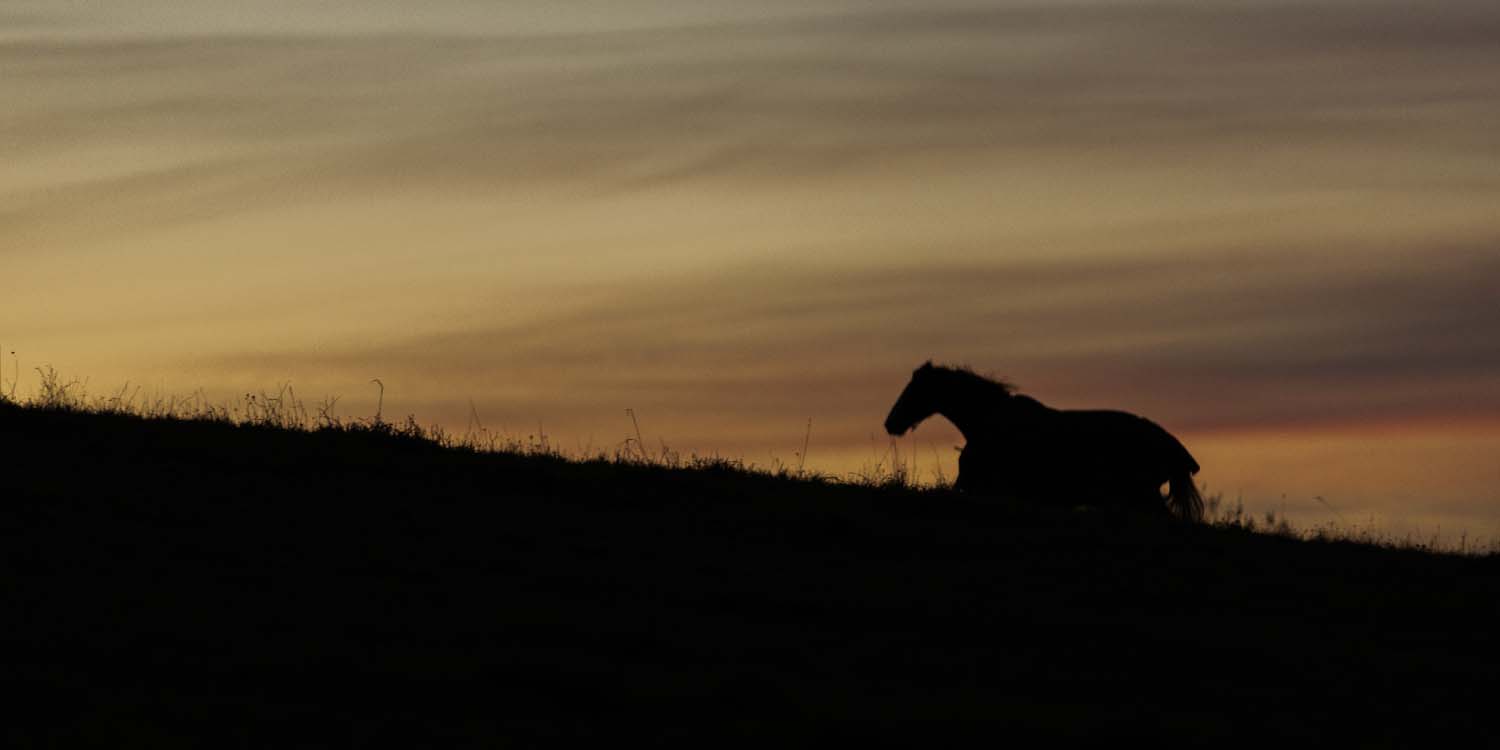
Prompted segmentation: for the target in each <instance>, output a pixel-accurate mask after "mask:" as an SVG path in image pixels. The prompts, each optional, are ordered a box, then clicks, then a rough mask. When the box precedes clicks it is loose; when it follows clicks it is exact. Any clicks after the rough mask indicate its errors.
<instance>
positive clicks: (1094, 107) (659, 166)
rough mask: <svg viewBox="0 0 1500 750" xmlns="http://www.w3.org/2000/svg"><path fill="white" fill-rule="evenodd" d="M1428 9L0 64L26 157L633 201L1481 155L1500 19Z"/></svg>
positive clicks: (1494, 86) (756, 31)
mask: <svg viewBox="0 0 1500 750" xmlns="http://www.w3.org/2000/svg"><path fill="white" fill-rule="evenodd" d="M1418 16H1419V17H1415V18H1414V17H1413V14H1412V13H1411V12H1410V10H1409V8H1407V7H1405V6H1402V5H1397V4H1367V5H1352V4H1341V3H1321V4H1311V5H1308V4H1299V5H1290V4H1287V5H1274V6H1266V7H1258V6H1248V5H1243V4H1232V3H1229V4H1226V3H1218V4H1203V3H1195V4H1187V5H1181V4H1151V5H1144V6H1141V5H1135V4H1132V5H1120V4H1102V5H1078V4H1067V5H1056V6H1053V5H1030V6H1012V7H999V8H991V9H977V10H952V9H948V10H944V9H941V8H939V9H934V10H930V11H906V12H893V11H869V12H862V13H839V14H835V15H831V16H826V17H815V18H802V19H786V18H782V19H770V20H766V21H757V22H741V23H720V24H708V25H699V26H690V27H684V28H664V29H635V30H628V31H620V32H593V33H586V34H533V35H524V34H498V35H485V34H483V33H476V34H472V35H463V36H459V35H448V36H443V35H432V34H425V35H421V34H414V35H375V36H331V35H306V36H297V35H286V36H261V37H244V36H235V37H224V36H199V37H181V38H141V39H132V40H128V41H83V40H76V39H75V40H64V41H55V40H45V39H44V40H30V41H19V42H7V43H3V44H0V61H3V64H4V65H5V67H6V69H7V70H8V71H9V72H10V75H8V77H10V78H11V80H12V81H16V80H20V81H23V83H22V84H20V85H43V86H48V87H55V88H56V90H57V91H56V98H55V99H54V98H50V97H49V98H44V99H43V101H44V102H52V103H51V104H47V105H45V106H43V107H41V108H40V111H34V112H31V113H29V114H28V113H22V114H20V115H14V116H12V118H11V119H10V121H9V130H10V132H11V133H12V137H13V138H18V140H19V145H20V146H21V147H22V148H30V149H47V148H66V147H69V146H70V145H73V144H77V143H79V142H88V141H90V140H100V139H103V140H109V139H114V138H119V137H122V135H121V134H122V132H123V133H124V134H127V135H128V134H131V133H135V134H151V133H156V134H169V135H171V136H173V137H183V138H187V139H206V140H210V141H215V142H221V143H223V144H225V145H227V146H233V145H236V144H238V145H246V144H249V145H254V146H256V147H258V148H260V149H261V150H262V152H263V154H262V158H264V159H266V160H269V161H273V162H274V161H286V160H312V161H314V162H316V163H317V164H318V168H317V171H316V174H317V175H319V176H320V177H322V178H325V179H326V178H328V177H329V176H337V175H341V174H342V175H346V176H347V177H348V178H349V179H351V180H358V179H369V178H379V177H382V176H384V177H386V178H399V179H402V180H407V181H422V180H427V181H440V182H444V183H448V182H451V181H453V180H469V181H473V182H480V183H483V182H490V183H493V182H495V181H498V180H503V179H507V178H513V177H524V178H527V179H553V180H572V181H588V182H590V183H591V184H598V183H600V182H601V181H603V182H610V181H614V183H615V184H617V185H618V186H619V187H620V188H621V189H630V188H633V187H647V186H653V185H660V184H665V183H671V182H677V181H683V180H704V179H711V178H724V179H752V180H780V179H785V178H786V177H787V176H788V175H792V176H798V177H803V178H815V177H817V176H818V175H819V174H820V173H822V174H827V173H833V174H838V173H841V172H848V171H850V170H854V169H857V168H858V167H859V166H860V165H862V164H869V163H893V162H894V163H905V164H908V165H910V166H911V168H913V169H919V170H921V169H943V168H945V167H948V166H951V165H952V164H953V163H954V162H955V161H962V160H971V159H973V158H974V156H975V155H976V154H980V153H986V152H989V153H993V154H1005V153H1007V152H1010V151H1021V150H1025V151H1026V152H1027V153H1029V154H1033V155H1034V154H1038V153H1042V154H1045V153H1046V150H1047V149H1054V150H1056V151H1057V153H1059V154H1063V155H1066V154H1068V153H1070V152H1076V151H1077V150H1079V149H1092V150H1095V151H1096V152H1097V154H1098V155H1100V156H1106V155H1111V154H1113V155H1115V156H1123V157H1133V158H1143V159H1144V158H1152V157H1156V158H1160V159H1165V160H1169V161H1176V162H1179V163H1183V162H1186V161H1188V160H1191V159H1195V158H1201V157H1203V156H1220V157H1222V156H1223V154H1224V153H1225V152H1226V151H1227V152H1229V153H1234V152H1235V151H1236V150H1239V151H1241V152H1246V153H1248V152H1253V151H1255V150H1258V149H1262V148H1275V149H1287V148H1294V149H1295V148H1297V147H1298V146H1299V145H1301V146H1303V147H1307V146H1319V147H1326V148H1344V149H1353V148H1377V147H1379V148H1387V149H1391V150H1393V151H1397V152H1400V151H1407V150H1410V149H1411V148H1412V147H1413V145H1412V144H1413V143H1414V141H1413V139H1414V138H1417V139H1418V141H1419V142H1420V144H1421V146H1422V147H1423V148H1433V149H1442V150H1449V151H1456V152H1458V153H1464V152H1474V153H1475V154H1476V156H1477V155H1479V154H1480V153H1481V152H1480V151H1479V149H1483V148H1488V147H1490V146H1492V145H1493V144H1492V143H1491V142H1490V141H1489V140H1488V139H1487V138H1485V137H1484V136H1483V135H1482V134H1483V133H1487V132H1494V131H1496V130H1500V106H1497V105H1496V104H1495V102H1496V101H1497V100H1500V78H1497V77H1496V76H1495V75H1494V74H1493V71H1494V69H1495V67H1496V65H1500V53H1497V52H1496V51H1495V50H1496V48H1495V47H1494V45H1493V44H1492V40H1493V39H1494V38H1496V37H1497V36H1500V11H1497V10H1495V9H1494V8H1493V7H1492V6H1491V5H1488V4H1478V3H1474V4H1466V3H1451V4H1445V5H1444V6H1443V7H1442V9H1441V10H1438V9H1432V10H1430V11H1429V12H1424V13H1422V14H1418ZM1037 40H1044V43H1042V44H1038V43H1037ZM12 76H17V77H12ZM101 80H109V81H113V82H114V84H115V85H113V86H108V87H106V90H105V91H102V92H101V91H100V88H99V86H98V83H99V81H101ZM28 81H29V82H31V84H28V83H26V82H28ZM11 85H12V86H14V85H17V84H14V83H13V84H11ZM111 91H112V92H113V93H111ZM1460 116H1461V117H1462V122H1456V121H1455V118H1456V117H1460ZM1355 170H1356V173H1355V175H1354V176H1353V178H1352V179H1351V182H1357V181H1358V180H1359V179H1360V177H1361V173H1360V172H1359V167H1358V166H1356V167H1355ZM1363 176H1364V177H1365V178H1370V177H1373V176H1374V175H1373V174H1371V173H1369V172H1365V173H1364V174H1363ZM300 177H302V175H299V174H297V173H296V172H295V170H292V173H291V174H288V176H287V179H288V180H292V179H298V178H300ZM1454 177H1461V175H1455V176H1454ZM1434 179H1435V178H1434Z"/></svg>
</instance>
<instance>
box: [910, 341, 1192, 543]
mask: <svg viewBox="0 0 1500 750" xmlns="http://www.w3.org/2000/svg"><path fill="white" fill-rule="evenodd" d="M934 414H941V415H942V416H944V417H947V418H948V421H950V422H952V423H953V425H954V426H955V427H957V428H958V431H959V432H961V433H963V436H964V448H963V452H962V453H960V454H959V457H958V478H957V480H955V482H954V485H953V486H954V488H955V489H957V490H960V491H962V492H968V493H973V494H977V495H990V496H995V497H1003V498H1009V499H1020V500H1030V501H1038V502H1044V503H1069V504H1084V505H1098V506H1102V507H1116V508H1130V509H1140V510H1149V511H1152V512H1169V513H1172V514H1174V515H1176V516H1177V517H1179V518H1183V519H1186V520H1189V521H1198V520H1201V519H1202V518H1203V498H1202V497H1201V496H1200V495H1199V494H1198V488H1197V487H1196V486H1194V484H1193V475H1194V474H1196V473H1198V462H1197V461H1195V460H1193V457H1192V455H1191V454H1189V453H1188V451H1187V448H1184V447H1183V446H1182V443H1180V442H1178V440H1177V438H1175V437H1173V436H1172V435H1171V433H1169V432H1167V431H1166V430H1164V429H1162V427H1161V426H1160V425H1158V424H1156V423H1155V422H1152V421H1150V420H1148V419H1145V418H1144V417H1138V416H1136V415H1134V414H1129V413H1126V412H1122V411H1099V410H1093V411H1082V410H1065V409H1053V408H1051V407H1049V406H1046V405H1044V404H1042V403H1041V402H1039V401H1037V400H1036V399H1034V398H1031V397H1029V396H1023V395H1020V394H1018V393H1016V390H1015V387H1014V386H1012V385H1010V384H1008V383H1004V382H1000V381H996V380H991V379H989V378H986V377H983V376H981V375H978V374H976V373H974V372H972V371H970V370H968V369H965V368H953V367H941V366H934V365H933V364H932V362H931V361H928V362H927V363H926V364H924V365H922V366H921V367H919V368H917V369H916V370H915V371H914V372H912V375H911V382H910V383H907V385H906V388H905V390H903V391H901V396H900V397H899V398H897V399H896V403H895V405H893V406H892V407H891V413H890V416H888V417H886V420H885V430H886V432H888V433H890V434H891V435H896V436H900V435H903V434H905V433H906V431H907V430H910V429H911V428H913V427H915V426H917V424H918V423H919V422H921V421H922V420H924V419H926V418H928V417H930V416H932V415H934ZM1162 485H1166V486H1167V488H1168V490H1167V493H1166V495H1165V496H1164V495H1163V494H1162Z"/></svg>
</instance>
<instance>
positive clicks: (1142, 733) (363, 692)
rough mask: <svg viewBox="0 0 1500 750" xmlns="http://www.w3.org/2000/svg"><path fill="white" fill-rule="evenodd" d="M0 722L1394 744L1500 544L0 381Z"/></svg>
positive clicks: (9, 739) (255, 734) (52, 742)
mask: <svg viewBox="0 0 1500 750" xmlns="http://www.w3.org/2000/svg"><path fill="white" fill-rule="evenodd" d="M0 445H3V446H4V450H3V464H0V466H3V467H4V468H3V474H0V513H3V515H0V535H3V539H0V561H3V568H0V586H3V591H4V601H5V607H4V611H5V613H6V614H5V616H4V617H3V619H0V623H3V624H0V634H3V642H4V644H5V650H4V656H5V664H4V670H3V672H0V674H3V680H4V682H6V683H8V685H7V686H8V687H11V688H13V689H14V688H19V692H10V691H8V692H9V694H11V695H21V696H24V697H23V698H22V699H21V702H20V703H16V702H15V699H14V698H13V699H11V702H10V703H11V705H10V706H9V707H8V708H9V711H8V712H7V713H10V714H12V717H13V718H12V719H8V720H7V721H6V722H5V723H4V728H3V730H0V731H3V732H4V734H0V744H4V745H5V746H7V747H16V748H19V747H28V746H79V745H90V744H93V745H103V746H110V747H121V746H146V745H149V746H152V747H175V746H202V747H216V748H217V747H239V746H245V747H265V746H274V747H294V746H325V747H326V746H330V745H337V746H344V745H362V744H370V743H375V742H382V743H386V742H399V743H401V744H406V745H411V746H433V747H458V746H483V747H493V746H497V745H498V746H505V745H507V744H515V745H521V746H526V745H531V744H535V743H537V742H538V741H547V740H559V739H561V740H568V739H572V740H580V741H601V740H603V741H607V740H612V739H617V738H621V737H626V736H630V737H635V738H644V739H646V740H650V741H657V742H660V743H670V742H673V741H674V740H683V739H689V738H696V739H704V738H718V739H720V740H731V741H746V742H754V743H756V744H766V743H769V742H781V741H783V740H787V739H802V740H808V739H832V738H859V739H864V740H867V741H875V742H876V743H877V744H885V743H890V744H912V743H915V742H916V741H919V740H922V739H930V738H934V737H937V738H946V737H953V736H959V735H962V736H966V737H971V738H984V739H987V740H989V741H993V742H997V743H998V742H1003V741H1007V740H1011V741H1015V740H1031V741H1035V740H1057V739H1061V740H1068V739H1075V740H1092V741H1095V742H1099V743H1103V742H1106V741H1114V740H1119V739H1123V738H1129V737H1158V736H1170V737H1174V738H1177V739H1179V740H1182V741H1186V742H1194V743H1204V744H1206V743H1208V742H1212V741H1226V740H1227V741H1232V742H1236V744H1240V743H1243V742H1245V741H1246V740H1248V739H1251V738H1260V737H1282V738H1297V739H1301V740H1304V741H1308V742H1311V741H1316V740H1319V739H1324V740H1337V741H1339V742H1341V743H1344V742H1355V743H1359V744H1363V745H1366V746H1381V745H1387V746H1404V745H1409V744H1411V743H1413V742H1422V743H1424V744H1431V743H1432V742H1434V741H1441V740H1444V739H1451V738H1457V737H1459V736H1461V735H1462V734H1464V733H1468V732H1474V731H1478V730H1485V729H1487V728H1489V726H1490V724H1491V723H1492V721H1491V719H1490V714H1489V711H1490V708H1491V705H1492V702H1491V699H1490V698H1489V696H1490V695H1492V694H1494V693H1495V692H1496V688H1497V687H1500V685H1497V684H1496V683H1497V682H1500V680H1497V678H1496V670H1495V667H1496V665H1497V664H1500V660H1497V658H1496V657H1497V651H1500V647H1497V645H1496V643H1495V634H1496V626H1497V625H1500V617H1497V614H1500V604H1497V598H1496V594H1497V589H1500V559H1497V558H1496V557H1495V556H1493V555H1492V556H1489V557H1460V556H1452V555H1439V554H1432V553H1428V552H1424V551H1421V550H1412V549H1404V550H1403V549H1392V548H1382V547H1376V546H1369V545H1358V544H1353V543H1347V542H1345V543H1334V542H1306V541H1297V540H1292V539H1286V538H1280V537H1276V536H1269V535H1260V534H1252V533H1247V532H1245V531H1243V530H1237V529H1226V528H1214V527H1209V526H1185V525H1181V524H1176V523H1171V522H1167V521H1164V520H1160V519H1145V518H1121V517H1117V516H1111V515H1103V514H1098V513H1087V512H1084V513H1080V512H1075V511H1071V510H1063V509H1049V508H1039V507H1031V506H1018V505H1009V504H1001V503H996V502H985V501H980V500H974V499H970V498H965V497H960V496H955V495H953V494H951V493H946V492H939V491H915V490H909V489H901V488H895V487H886V488H880V487H863V486H854V485H846V484H838V483H831V482H825V481H816V480H799V479H795V478H789V477H781V478H777V477H772V476H768V475H765V474H755V473H747V472H744V471H739V470H736V469H734V468H733V467H732V466H727V465H724V464H709V465H704V466H699V467H696V468H679V469H667V468H661V467H653V466H643V465H631V464H628V463H612V462H606V461H592V462H573V461H568V460H563V459H560V458H557V457H549V456H537V455H530V456H528V455H522V454H504V453H501V454H494V453H476V452H474V451H466V450H458V449H451V448H444V447H442V446H440V445H437V444H434V443H432V442H429V441H425V440H422V439H420V438H418V437H416V436H413V435H410V434H406V435H403V434H402V432H401V431H400V430H396V429H391V428H389V427H388V426H387V427H376V428H374V429H371V428H369V427H368V426H365V427H362V428H356V429H349V428H347V427H346V428H343V429H331V430H325V431H321V432H308V431H296V430H284V429H274V428H270V427H265V426H260V427H256V426H244V425H241V426H236V425H235V424H232V423H229V422H226V421H222V420H221V421H203V420H174V419H142V418H139V417H134V416H128V415H110V414H99V413H87V412H82V411H76V410H68V409H47V408H39V407H37V406H27V407H23V406H17V405H15V404H10V403H0Z"/></svg>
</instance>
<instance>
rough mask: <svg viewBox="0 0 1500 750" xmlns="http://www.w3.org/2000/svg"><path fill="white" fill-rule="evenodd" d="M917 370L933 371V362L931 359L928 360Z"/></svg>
mask: <svg viewBox="0 0 1500 750" xmlns="http://www.w3.org/2000/svg"><path fill="white" fill-rule="evenodd" d="M917 369H919V370H931V369H932V360H930V359H929V360H927V361H926V362H924V363H923V364H922V366H921V367H919V368H917Z"/></svg>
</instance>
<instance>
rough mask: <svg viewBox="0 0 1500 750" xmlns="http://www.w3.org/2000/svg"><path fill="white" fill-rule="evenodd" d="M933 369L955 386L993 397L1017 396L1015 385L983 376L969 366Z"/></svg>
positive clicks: (939, 366)
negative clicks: (958, 385)
mask: <svg viewBox="0 0 1500 750" xmlns="http://www.w3.org/2000/svg"><path fill="white" fill-rule="evenodd" d="M932 369H933V370H934V371H936V372H938V373H941V374H943V375H944V376H946V377H947V378H948V379H949V380H950V381H951V382H954V383H955V384H960V385H965V386H969V387H971V388H973V389H974V390H976V391H981V392H984V391H989V392H990V393H989V394H988V395H991V396H1007V397H1008V396H1014V395H1016V386H1015V384H1014V383H1011V382H1010V381H1008V380H1003V379H1001V378H997V377H994V376H991V375H981V374H979V373H977V372H975V371H974V368H972V367H969V366H968V365H933V366H932Z"/></svg>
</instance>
